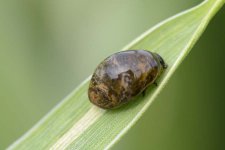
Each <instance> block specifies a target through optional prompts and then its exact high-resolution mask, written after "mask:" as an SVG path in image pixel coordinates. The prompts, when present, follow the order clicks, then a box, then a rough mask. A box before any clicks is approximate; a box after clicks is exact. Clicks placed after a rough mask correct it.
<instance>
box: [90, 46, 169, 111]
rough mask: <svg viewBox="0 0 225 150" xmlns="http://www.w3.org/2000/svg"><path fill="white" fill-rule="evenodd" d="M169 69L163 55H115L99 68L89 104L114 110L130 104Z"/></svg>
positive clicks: (127, 53) (132, 52)
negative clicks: (164, 70)
mask: <svg viewBox="0 0 225 150" xmlns="http://www.w3.org/2000/svg"><path fill="white" fill-rule="evenodd" d="M165 68H166V64H165V63H164V61H163V59H162V57H161V56H159V55H158V54H156V53H152V52H149V51H145V50H127V51H122V52H118V53H115V54H113V55H111V56H109V57H108V58H106V59H105V60H104V61H102V62H101V63H100V64H99V65H98V67H97V68H96V70H95V72H94V74H93V76H92V78H91V82H90V86H89V90H88V96H89V99H90V101H91V102H92V103H93V104H95V105H97V106H99V107H101V108H105V109H112V108H116V107H119V106H121V105H122V104H124V103H127V102H128V101H130V100H131V99H132V98H133V97H135V96H136V95H138V94H140V93H141V92H143V91H144V90H145V89H146V87H147V86H149V85H150V84H152V83H154V81H155V80H156V78H157V77H158V76H159V75H160V74H161V72H162V71H163V69H165Z"/></svg>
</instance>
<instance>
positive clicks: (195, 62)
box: [0, 0, 225, 150]
mask: <svg viewBox="0 0 225 150" xmlns="http://www.w3.org/2000/svg"><path fill="white" fill-rule="evenodd" d="M200 2H201V0H188V1H180V0H167V1H164V0H160V1H157V0H113V1H106V0H93V1H88V0H39V1H31V0H20V1H16V0H1V1H0V19H1V22H0V149H4V148H6V147H7V146H8V145H10V144H11V143H12V142H13V141H15V140H16V139H18V138H19V137H20V136H21V135H23V134H24V133H25V132H26V131H27V130H28V129H30V128H31V127H32V126H33V125H34V124H35V123H37V121H38V120H39V119H41V118H42V117H43V116H44V115H45V114H46V113H47V112H48V111H49V110H50V109H52V108H53V107H54V106H55V105H56V104H57V103H58V102H59V101H60V100H62V99H63V98H64V97H65V96H66V95H68V94H69V93H70V92H71V91H72V90H73V89H74V88H75V87H76V86H77V85H78V84H79V83H81V82H82V81H83V80H84V79H85V78H87V77H88V76H89V75H90V74H91V73H92V72H93V70H94V68H95V66H96V65H97V64H98V63H99V62H100V61H101V60H102V59H103V58H105V57H106V56H108V55H110V54H112V53H113V52H116V51H118V50H120V49H121V48H122V47H123V46H125V45H126V44H128V43H129V42H131V40H133V39H134V38H136V37H137V36H139V35H140V34H141V33H143V32H144V31H146V30H147V29H148V28H150V27H152V26H153V25H155V24H156V23H158V22H160V21H162V20H164V19H166V18H167V17H169V16H172V15H174V14H176V13H178V12H180V11H183V10H185V9H187V8H190V7H192V6H195V5H196V4H198V3H200ZM224 77H225V9H224V8H223V9H222V10H221V11H220V12H219V13H218V14H217V15H216V16H215V18H214V19H213V20H212V22H211V23H210V24H209V27H208V28H207V30H206V32H205V33H204V34H203V36H202V37H201V39H200V40H199V41H198V43H197V45H195V47H194V48H193V50H192V51H191V53H190V54H189V56H188V57H187V58H186V59H185V61H184V62H183V63H182V64H181V66H180V67H179V69H178V70H177V71H176V73H175V74H174V75H173V77H172V78H171V80H170V81H169V83H168V84H167V86H166V87H165V88H164V90H163V91H162V92H161V94H160V95H159V96H158V98H157V100H156V101H155V102H154V103H153V105H152V106H151V107H150V108H149V109H148V111H147V112H146V113H145V115H144V116H143V117H142V118H141V119H140V121H139V122H138V123H137V124H136V125H135V126H134V127H133V128H132V129H131V130H130V131H129V132H128V133H127V134H126V135H125V136H124V137H123V138H122V140H121V141H119V142H118V143H117V144H116V145H115V147H114V148H113V149H114V150H117V149H119V150H120V149H121V150H124V149H130V150H136V149H144V150H145V149H146V150H148V149H157V150H165V149H166V150H168V149H170V150H176V149H177V150H180V149H182V150H190V149H192V150H193V149H194V150H199V149H204V150H212V149H213V150H215V149H218V150H219V149H221V150H222V149H225V118H224V114H225V96H224V89H225V88H224V85H225V78H224Z"/></svg>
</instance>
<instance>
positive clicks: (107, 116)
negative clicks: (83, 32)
mask: <svg viewBox="0 0 225 150" xmlns="http://www.w3.org/2000/svg"><path fill="white" fill-rule="evenodd" d="M223 4H224V0H208V1H204V2H203V3H201V4H200V5H198V6H196V7H194V8H192V9H190V10H188V11H185V12H183V13H180V14H178V15H176V16H174V17H171V18H170V19H167V20H166V21H164V22H162V23H160V24H158V25H156V26H155V27H153V28H152V29H150V30H149V31H147V32H146V33H144V34H143V35H142V36H140V37H139V38H138V39H136V40H135V41H134V42H132V43H131V44H130V45H128V46H127V47H125V48H124V50H125V49H147V50H151V51H155V52H157V53H159V54H160V55H161V56H162V57H163V58H164V59H165V61H166V62H167V63H168V65H169V68H168V69H167V70H166V72H165V73H164V74H163V75H162V76H161V78H160V79H159V81H158V83H159V86H158V87H153V86H152V87H150V88H149V89H148V91H147V93H146V96H145V97H142V96H138V97H137V98H136V99H135V100H134V101H132V102H131V103H129V104H128V105H126V106H124V107H121V108H119V109H116V110H110V111H108V110H107V111H106V110H102V109H100V108H97V107H95V106H93V105H91V104H90V103H89V101H88V97H87V89H88V84H89V79H90V78H88V79H87V80H86V81H84V82H83V83H82V84H81V85H80V86H79V87H78V88H77V89H76V90H75V91H74V92H72V94H71V95H70V96H68V97H67V98H66V99H65V100H63V102H62V103H60V104H59V105H58V106H57V107H56V108H55V109H54V110H52V111H51V112H50V113H49V114H48V115H47V116H46V117H45V118H43V119H42V120H41V121H40V122H39V123H38V124H37V125H36V126H35V127H34V128H32V129H31V130H30V131H29V132H28V133H27V134H25V135H24V136H23V137H22V138H20V139H19V140H18V141H17V142H15V143H14V144H13V145H12V146H10V147H9V149H60V150H61V149H108V148H110V147H111V146H112V145H113V144H114V143H115V142H116V141H118V139H119V138H120V137H121V136H122V135H123V134H124V133H125V132H126V131H127V130H128V129H129V128H130V127H131V126H132V125H133V124H134V123H135V122H136V121H137V120H138V118H140V116H141V115H142V114H143V113H144V112H145V110H146V109H147V108H148V107H149V105H150V104H151V102H152V101H153V100H154V99H155V97H156V96H157V94H158V93H159V92H160V90H161V89H162V88H163V86H164V85H165V83H166V82H167V81H168V79H169V78H170V77H171V75H172V74H173V72H174V71H175V69H176V68H177V67H178V65H179V64H180V63H181V61H182V59H183V58H184V57H185V56H186V55H187V54H188V52H189V51H190V49H191V47H192V46H193V45H194V43H195V42H196V41H197V39H198V38H199V37H200V35H201V33H202V32H203V31H204V29H205V27H206V26H207V24H208V22H209V21H210V19H211V18H212V17H213V16H214V14H215V13H216V12H217V11H218V10H219V9H220V7H222V5H223Z"/></svg>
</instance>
